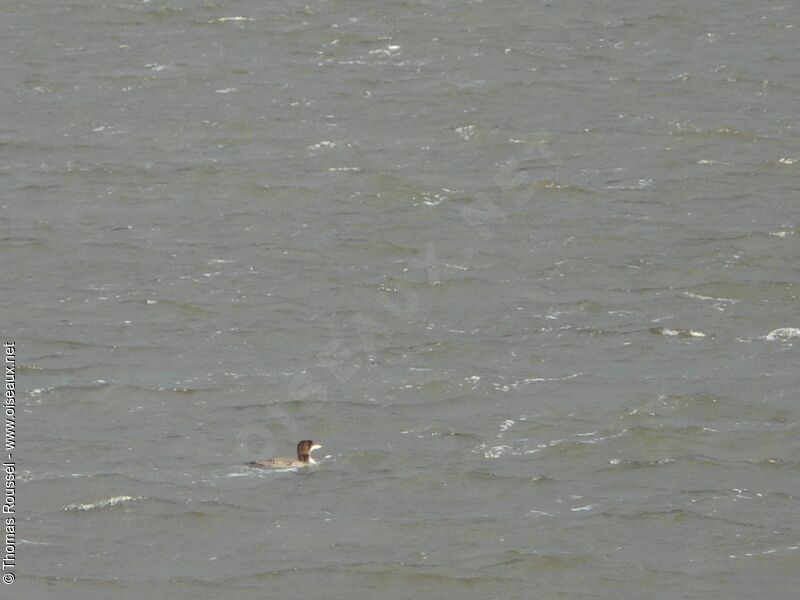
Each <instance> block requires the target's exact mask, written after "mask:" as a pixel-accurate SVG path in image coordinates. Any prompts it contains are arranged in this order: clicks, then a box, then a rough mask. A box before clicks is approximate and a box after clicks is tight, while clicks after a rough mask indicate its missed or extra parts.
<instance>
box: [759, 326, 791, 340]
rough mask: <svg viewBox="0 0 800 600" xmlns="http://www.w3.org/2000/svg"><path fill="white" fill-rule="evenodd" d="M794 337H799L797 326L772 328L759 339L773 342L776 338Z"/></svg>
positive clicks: (786, 338)
mask: <svg viewBox="0 0 800 600" xmlns="http://www.w3.org/2000/svg"><path fill="white" fill-rule="evenodd" d="M794 337H800V329H798V328H797V327H779V328H778V329H773V330H772V331H770V332H769V333H768V334H767V335H762V336H761V339H762V340H767V341H768V342H774V341H776V340H788V339H791V338H794Z"/></svg>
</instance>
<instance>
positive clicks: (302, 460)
mask: <svg viewBox="0 0 800 600" xmlns="http://www.w3.org/2000/svg"><path fill="white" fill-rule="evenodd" d="M319 448H322V446H320V445H319V444H316V443H314V442H313V441H312V440H301V441H299V442H298V443H297V460H295V459H293V458H283V457H279V458H265V459H263V460H254V461H252V462H249V463H247V464H248V465H250V466H251V467H261V468H265V469H291V468H292V467H306V466H308V465H314V464H316V463H317V461H315V460H314V459H313V458H311V453H312V452H313V451H314V450H317V449H319Z"/></svg>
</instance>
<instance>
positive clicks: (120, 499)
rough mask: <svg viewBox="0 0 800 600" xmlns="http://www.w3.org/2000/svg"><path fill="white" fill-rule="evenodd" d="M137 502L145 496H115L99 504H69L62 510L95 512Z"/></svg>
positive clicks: (98, 502)
mask: <svg viewBox="0 0 800 600" xmlns="http://www.w3.org/2000/svg"><path fill="white" fill-rule="evenodd" d="M137 500H144V496H114V497H113V498H106V499H105V500H99V501H97V502H88V503H85V504H84V503H81V502H73V503H72V504H67V505H66V506H64V507H63V508H62V509H61V510H80V511H87V510H94V509H96V508H110V507H112V506H117V505H118V504H127V503H128V502H136V501H137Z"/></svg>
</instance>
